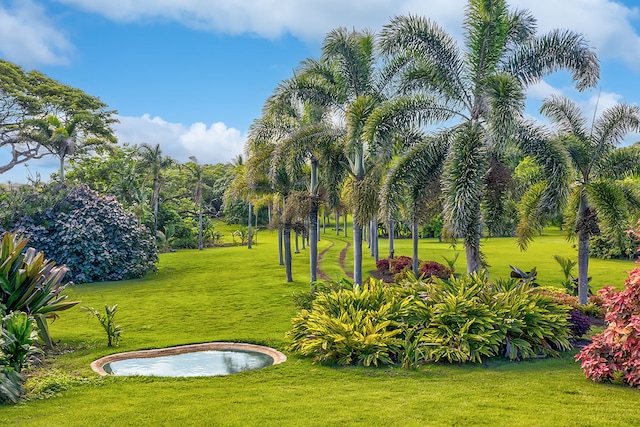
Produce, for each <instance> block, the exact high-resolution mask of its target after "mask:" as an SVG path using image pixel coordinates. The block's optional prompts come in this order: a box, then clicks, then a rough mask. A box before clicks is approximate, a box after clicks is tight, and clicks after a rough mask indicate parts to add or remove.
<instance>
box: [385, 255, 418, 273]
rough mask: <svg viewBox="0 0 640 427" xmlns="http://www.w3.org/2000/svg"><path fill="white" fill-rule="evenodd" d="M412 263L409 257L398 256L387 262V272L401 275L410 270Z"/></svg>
mask: <svg viewBox="0 0 640 427" xmlns="http://www.w3.org/2000/svg"><path fill="white" fill-rule="evenodd" d="M412 263H413V259H412V258H411V257H408V256H404V255H400V256H399V257H395V258H392V259H390V260H389V271H391V272H392V273H393V274H398V273H402V272H404V271H405V270H408V269H409V268H411V264H412Z"/></svg>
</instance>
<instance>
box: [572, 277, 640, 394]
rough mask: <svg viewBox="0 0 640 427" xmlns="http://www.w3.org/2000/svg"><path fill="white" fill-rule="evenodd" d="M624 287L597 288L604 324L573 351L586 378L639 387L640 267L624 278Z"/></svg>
mask: <svg viewBox="0 0 640 427" xmlns="http://www.w3.org/2000/svg"><path fill="white" fill-rule="evenodd" d="M625 285H626V288H625V290H624V291H621V292H615V291H613V288H611V287H606V288H604V289H602V290H601V291H600V294H601V295H602V296H603V298H604V308H605V309H606V315H605V320H606V321H607V328H606V329H605V330H604V331H603V332H602V333H600V334H598V335H595V336H594V337H593V342H592V343H591V344H589V345H588V346H586V347H584V348H583V349H582V351H581V352H580V353H579V354H578V355H576V360H579V361H580V362H581V365H582V370H583V371H584V372H585V374H586V376H587V378H590V379H592V380H593V381H596V382H609V381H612V380H615V379H621V380H622V381H623V382H624V383H625V384H628V385H630V386H631V387H640V267H636V268H635V269H634V270H633V271H632V272H631V273H630V274H629V279H627V281H626V282H625Z"/></svg>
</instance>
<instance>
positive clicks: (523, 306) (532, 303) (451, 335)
mask: <svg viewBox="0 0 640 427" xmlns="http://www.w3.org/2000/svg"><path fill="white" fill-rule="evenodd" d="M407 276H408V277H409V279H410V280H405V281H404V282H403V283H402V284H384V283H383V282H380V281H372V280H370V281H368V282H365V283H364V284H363V285H362V286H352V287H337V288H335V287H334V288H326V289H324V290H318V292H317V293H316V294H315V298H312V301H311V302H310V301H309V300H308V299H305V301H304V305H305V307H306V308H304V309H302V310H299V312H298V314H297V315H296V317H294V319H293V327H292V329H291V331H290V332H289V333H288V336H289V337H290V338H291V339H292V340H293V343H292V344H291V346H290V347H289V348H290V349H291V350H293V351H296V352H298V353H300V354H303V355H310V356H314V360H315V361H333V362H337V363H339V364H363V365H370V364H374V365H378V364H380V363H383V364H386V363H394V362H401V363H402V365H403V366H415V365H416V364H417V363H420V362H422V361H428V360H431V361H447V362H469V361H470V362H482V360H483V359H484V358H487V357H493V356H498V355H504V356H507V357H509V358H510V359H525V358H529V357H534V356H537V355H546V356H556V355H558V353H559V351H563V350H568V349H569V348H570V344H569V340H568V338H569V327H568V323H567V317H568V316H567V312H568V310H569V308H568V307H566V306H564V305H560V304H557V303H555V302H554V301H553V300H552V299H551V298H548V297H545V296H543V295H540V294H538V293H536V292H535V290H534V289H533V288H531V287H529V286H528V285H526V284H523V283H521V282H520V281H517V280H508V281H496V282H494V283H490V282H488V280H487V278H486V276H484V275H482V274H474V275H471V276H465V277H462V278H459V279H458V278H451V279H449V280H441V279H434V280H433V281H422V280H420V279H416V278H415V277H411V275H410V274H409V273H408V274H407Z"/></svg>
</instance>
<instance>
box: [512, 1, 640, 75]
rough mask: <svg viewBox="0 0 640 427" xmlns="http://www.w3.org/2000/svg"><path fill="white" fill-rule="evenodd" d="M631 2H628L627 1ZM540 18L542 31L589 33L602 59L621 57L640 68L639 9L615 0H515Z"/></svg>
mask: <svg viewBox="0 0 640 427" xmlns="http://www.w3.org/2000/svg"><path fill="white" fill-rule="evenodd" d="M627 3H629V2H627ZM511 4H512V5H514V6H518V7H521V8H523V9H529V10H530V11H531V12H532V13H533V15H534V16H535V17H536V18H537V19H538V27H539V30H540V32H547V31H550V30H552V29H555V28H566V29H569V30H573V31H577V32H580V33H582V34H584V35H585V36H586V38H587V39H588V40H589V42H590V43H591V45H592V46H593V47H595V48H596V53H597V54H598V57H599V58H600V59H602V60H610V59H614V60H620V61H622V62H624V63H625V64H627V65H628V66H630V67H632V68H634V69H635V70H636V71H640V35H638V32H637V30H636V29H635V28H634V25H633V24H634V21H635V22H636V23H637V22H638V20H640V9H639V8H638V7H637V6H636V7H633V8H631V7H628V6H625V5H623V4H622V3H620V2H618V1H613V0H571V1H558V0H515V1H512V2H511Z"/></svg>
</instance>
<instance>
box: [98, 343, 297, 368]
mask: <svg viewBox="0 0 640 427" xmlns="http://www.w3.org/2000/svg"><path fill="white" fill-rule="evenodd" d="M207 350H245V351H255V352H257V353H263V354H266V355H269V356H271V357H272V358H273V364H274V365H277V364H279V363H282V362H284V361H286V360H287V356H285V355H284V354H282V353H281V352H279V351H278V350H276V349H273V348H271V347H265V346H262V345H256V344H246V343H238V342H209V343H204V344H190V345H181V346H178V347H168V348H156V349H153V350H139V351H127V352H125V353H116V354H111V355H109V356H105V357H101V358H100V359H98V360H95V361H94V362H92V363H91V369H93V371H94V372H96V373H98V374H100V375H103V376H104V375H109V374H108V373H107V372H106V371H105V370H104V365H106V364H108V363H111V362H117V361H119V360H126V359H140V358H149V357H159V356H173V355H176V354H182V353H193V352H196V351H207Z"/></svg>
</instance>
